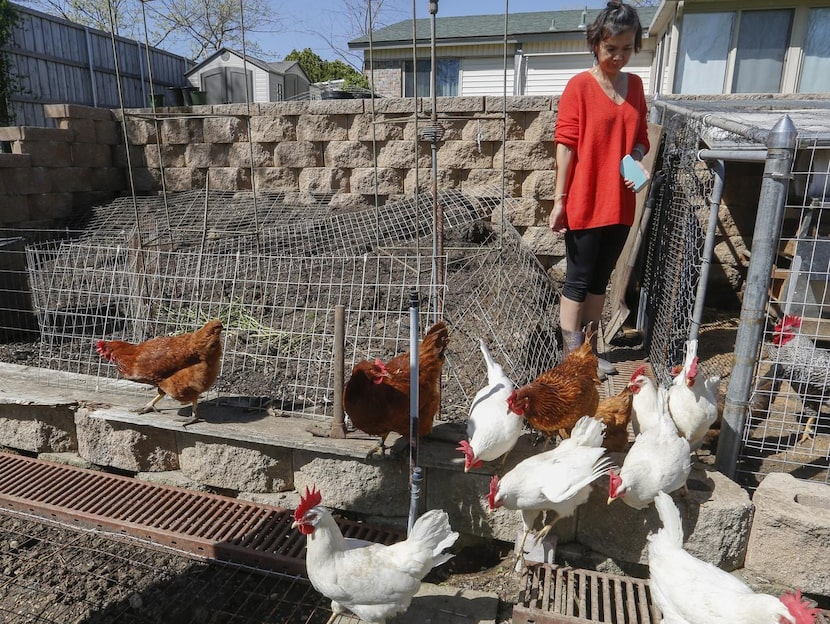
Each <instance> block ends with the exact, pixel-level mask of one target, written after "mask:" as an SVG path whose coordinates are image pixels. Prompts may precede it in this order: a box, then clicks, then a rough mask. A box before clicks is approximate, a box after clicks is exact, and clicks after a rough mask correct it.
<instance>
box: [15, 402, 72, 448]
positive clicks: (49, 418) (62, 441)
mask: <svg viewBox="0 0 830 624" xmlns="http://www.w3.org/2000/svg"><path fill="white" fill-rule="evenodd" d="M75 407H76V404H75V403H63V404H59V403H55V404H33V403H28V402H26V403H23V402H21V403H11V402H5V401H4V402H0V446H5V447H8V448H13V449H18V450H21V451H29V452H30V453H43V452H46V451H56V452H69V451H74V450H76V449H77V448H78V439H77V437H76V435H75V413H74V410H75Z"/></svg>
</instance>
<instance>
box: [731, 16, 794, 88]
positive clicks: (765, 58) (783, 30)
mask: <svg viewBox="0 0 830 624" xmlns="http://www.w3.org/2000/svg"><path fill="white" fill-rule="evenodd" d="M792 21H793V12H792V10H791V9H780V10H773V11H743V12H742V13H741V22H740V27H739V29H738V45H737V50H736V51H735V74H734V76H733V78H732V93H780V91H781V77H782V75H783V71H784V54H785V53H786V51H787V46H788V45H789V42H790V27H791V26H792Z"/></svg>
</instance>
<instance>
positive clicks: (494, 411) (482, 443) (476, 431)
mask: <svg viewBox="0 0 830 624" xmlns="http://www.w3.org/2000/svg"><path fill="white" fill-rule="evenodd" d="M478 343H479V346H480V347H481V353H482V355H484V362H485V364H486V365H487V385H486V386H484V387H483V388H482V389H481V390H479V391H478V392H477V393H476V396H475V398H474V399H473V403H472V405H471V406H470V418H469V420H468V421H467V439H466V440H462V441H461V442H460V443H459V447H458V448H457V449H456V450H458V451H461V452H463V453H464V472H469V471H470V470H472V469H474V468H479V467H481V465H482V464H483V462H486V461H493V460H495V459H498V458H499V457H502V458H503V459H502V463H504V460H505V459H506V458H507V454H508V453H509V452H510V451H511V449H512V448H513V447H514V446H516V442H517V441H518V439H519V437H520V436H521V435H522V426H523V425H524V421H523V420H522V417H521V416H519V415H518V414H514V413H513V412H511V411H510V410H509V409H508V407H507V398H508V397H509V396H510V394H511V393H512V392H513V389H514V388H515V384H514V383H513V382H512V381H511V380H510V378H509V377H508V376H507V375H505V374H504V369H502V367H501V365H500V364H499V363H498V362H496V361H495V360H494V359H493V357H492V356H491V355H490V351H489V349H488V348H487V345H486V344H485V342H484V341H483V340H479V341H478Z"/></svg>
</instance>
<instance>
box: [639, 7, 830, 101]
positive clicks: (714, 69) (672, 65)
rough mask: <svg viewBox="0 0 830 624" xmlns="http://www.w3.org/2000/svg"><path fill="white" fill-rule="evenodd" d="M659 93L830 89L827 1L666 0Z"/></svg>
mask: <svg viewBox="0 0 830 624" xmlns="http://www.w3.org/2000/svg"><path fill="white" fill-rule="evenodd" d="M649 32H650V36H651V37H653V38H655V39H657V40H659V43H658V45H657V55H656V59H657V60H656V62H655V66H654V81H653V83H654V85H655V90H654V92H656V93H673V94H721V93H821V92H824V93H826V92H830V45H828V42H829V41H830V2H828V1H827V0H824V1H823V2H822V1H816V0H813V1H810V0H790V1H786V0H777V1H776V2H771V1H769V0H767V1H759V0H744V1H743V2H725V1H724V0H685V1H683V2H678V1H676V0H675V1H668V0H664V1H663V2H662V3H661V5H660V7H659V10H658V12H657V14H656V15H655V16H654V19H653V20H652V23H651V27H650V29H649Z"/></svg>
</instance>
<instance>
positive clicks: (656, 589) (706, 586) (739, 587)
mask: <svg viewBox="0 0 830 624" xmlns="http://www.w3.org/2000/svg"><path fill="white" fill-rule="evenodd" d="M654 505H655V507H657V513H658V515H659V516H660V521H661V522H662V524H663V527H662V528H661V529H659V530H658V531H657V532H656V533H653V534H651V535H649V536H648V541H649V544H648V567H649V571H650V576H651V582H650V584H651V595H652V598H653V599H654V603H655V604H656V605H657V607H659V609H660V611H661V612H662V613H663V622H664V623H665V624H703V623H704V622H705V624H813V622H815V620H816V614H817V611H818V610H817V609H812V608H810V605H809V604H808V603H807V602H806V601H802V599H801V592H796V593H794V594H784V595H783V596H781V597H780V598H776V597H775V596H770V595H767V594H756V593H754V592H753V591H752V590H751V589H750V588H749V587H747V586H746V585H745V584H744V583H743V582H741V581H740V580H739V579H738V578H737V577H735V576H732V575H731V574H729V573H727V572H724V571H723V570H721V569H720V568H717V567H715V566H713V565H712V564H710V563H706V562H705V561H701V560H700V559H696V558H695V557H693V556H692V555H690V554H689V553H687V552H686V551H685V550H683V527H682V525H681V522H680V512H679V511H678V509H677V507H676V506H675V504H674V501H673V500H672V498H671V496H669V495H668V494H665V493H660V494H658V495H657V497H656V498H655V499H654Z"/></svg>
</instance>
